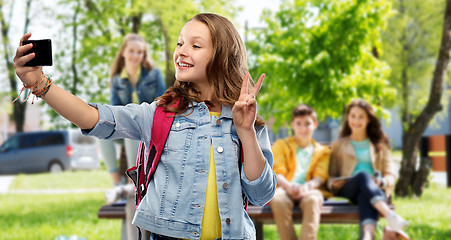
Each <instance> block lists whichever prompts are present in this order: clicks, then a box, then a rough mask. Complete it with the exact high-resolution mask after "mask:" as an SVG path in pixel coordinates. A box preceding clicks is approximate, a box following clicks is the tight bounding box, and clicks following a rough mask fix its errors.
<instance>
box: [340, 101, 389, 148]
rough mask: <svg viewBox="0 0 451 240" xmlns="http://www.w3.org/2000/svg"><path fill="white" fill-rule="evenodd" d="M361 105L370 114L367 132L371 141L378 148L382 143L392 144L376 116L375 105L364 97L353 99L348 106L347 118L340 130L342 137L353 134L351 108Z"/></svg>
mask: <svg viewBox="0 0 451 240" xmlns="http://www.w3.org/2000/svg"><path fill="white" fill-rule="evenodd" d="M353 107H359V108H361V109H363V110H364V111H365V112H366V115H367V116H368V120H369V122H368V125H367V126H366V134H367V135H368V138H369V139H370V141H371V143H373V144H374V145H375V146H376V148H377V149H379V146H380V144H386V145H387V146H390V141H389V140H388V137H387V135H386V134H385V133H384V132H383V131H382V126H381V123H380V121H379V119H378V118H377V117H376V115H375V114H374V111H373V107H372V106H371V104H369V103H368V102H367V101H365V100H363V99H355V100H353V101H352V102H351V103H350V104H349V105H348V107H347V110H346V118H345V121H344V123H343V127H342V129H341V132H340V137H346V136H349V135H351V128H350V127H349V122H348V115H349V112H350V111H351V108H353Z"/></svg>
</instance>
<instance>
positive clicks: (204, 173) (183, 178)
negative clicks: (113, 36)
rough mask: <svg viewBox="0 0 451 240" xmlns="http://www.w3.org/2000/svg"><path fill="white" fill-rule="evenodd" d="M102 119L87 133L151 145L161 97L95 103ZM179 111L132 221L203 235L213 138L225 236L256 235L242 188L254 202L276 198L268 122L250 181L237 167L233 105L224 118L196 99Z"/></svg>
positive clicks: (161, 230) (180, 234)
mask: <svg viewBox="0 0 451 240" xmlns="http://www.w3.org/2000/svg"><path fill="white" fill-rule="evenodd" d="M92 105H93V106H95V107H97V108H98V110H99V122H98V123H97V125H96V126H95V127H94V128H93V129H92V130H90V131H86V130H82V131H83V133H84V134H88V135H93V136H96V137H99V138H107V139H118V138H131V139H136V140H141V141H143V142H144V143H145V144H146V153H145V154H146V155H147V154H148V152H147V150H148V149H149V145H148V144H149V143H150V137H151V132H152V122H153V116H154V112H155V109H156V103H155V102H153V103H152V104H147V103H142V104H141V105H136V104H129V105H126V106H108V105H95V104H92ZM192 110H194V111H193V112H192V113H191V114H190V115H188V116H176V117H175V119H174V122H173V124H172V127H171V131H170V133H169V135H168V139H167V142H166V144H165V147H164V150H163V153H162V155H161V159H160V163H159V165H158V167H157V169H156V171H155V174H154V176H153V179H152V181H151V182H150V184H149V186H148V192H147V195H146V196H145V197H144V199H143V201H142V202H141V204H140V205H139V206H138V208H137V210H136V214H135V217H134V220H133V224H135V225H137V226H138V227H140V228H143V229H146V230H148V231H151V232H154V233H158V234H161V235H166V236H172V237H177V238H185V239H199V238H200V233H201V227H200V226H201V221H202V214H203V207H204V205H205V202H204V201H205V193H206V188H207V179H208V169H209V160H210V143H212V144H213V150H214V158H215V167H216V179H217V180H216V182H217V189H218V201H219V202H218V206H219V214H220V217H221V229H222V239H255V228H254V225H253V223H252V220H251V219H250V218H249V216H248V215H247V213H246V211H245V209H244V206H243V201H242V191H243V192H244V193H245V194H246V196H247V197H248V198H249V201H250V202H251V203H253V204H255V205H264V204H266V203H267V202H269V201H270V200H271V198H272V197H273V195H274V192H275V187H276V175H275V174H274V172H273V170H272V165H273V155H272V152H271V146H270V142H269V137H268V132H267V129H266V127H265V126H263V127H255V130H256V135H257V140H258V143H259V146H260V148H261V150H262V152H263V155H264V156H265V158H266V165H265V168H264V170H263V172H262V174H261V176H260V177H259V178H258V179H256V180H254V181H249V180H248V179H247V178H246V176H245V174H244V170H243V169H241V175H240V171H239V169H238V163H239V162H238V161H239V160H238V158H239V156H240V149H241V148H240V143H239V139H238V135H237V133H236V130H235V127H234V125H233V120H232V110H231V108H230V107H226V106H223V107H222V112H221V116H220V118H219V121H217V120H218V118H217V117H214V116H213V117H212V119H211V120H210V113H209V110H208V107H207V106H206V104H205V103H194V104H193V105H192V106H191V107H190V108H189V109H188V110H187V112H186V113H190V112H191V111H192Z"/></svg>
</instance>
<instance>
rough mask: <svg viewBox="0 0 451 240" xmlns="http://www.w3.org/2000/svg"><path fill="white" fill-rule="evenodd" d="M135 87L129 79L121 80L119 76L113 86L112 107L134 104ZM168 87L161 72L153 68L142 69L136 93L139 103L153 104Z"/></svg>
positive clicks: (118, 75) (115, 77) (114, 79)
mask: <svg viewBox="0 0 451 240" xmlns="http://www.w3.org/2000/svg"><path fill="white" fill-rule="evenodd" d="M134 90H135V89H134V87H133V86H132V84H131V82H130V81H129V80H128V79H127V78H121V76H120V74H117V75H115V76H114V77H113V79H112V84H111V105H127V104H129V103H132V93H133V91H134ZM164 91H166V85H165V83H164V80H163V75H162V74H161V72H160V70H159V69H157V68H153V69H152V70H150V71H149V70H148V69H146V68H144V67H141V76H140V78H139V79H138V82H137V83H136V93H137V95H138V100H139V103H143V102H147V103H151V102H153V101H154V99H155V98H156V97H159V96H161V95H163V93H164Z"/></svg>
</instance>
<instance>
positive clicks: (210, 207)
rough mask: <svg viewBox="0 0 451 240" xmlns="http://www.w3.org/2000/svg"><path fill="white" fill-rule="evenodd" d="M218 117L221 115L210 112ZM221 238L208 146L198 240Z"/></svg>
mask: <svg viewBox="0 0 451 240" xmlns="http://www.w3.org/2000/svg"><path fill="white" fill-rule="evenodd" d="M210 115H213V116H216V117H219V116H220V115H221V113H219V112H210ZM220 237H221V218H220V217H219V207H218V189H217V187H216V169H215V158H214V155H213V146H212V145H210V168H209V170H208V182H207V193H206V195H205V208H204V215H203V216H202V232H201V234H200V239H202V240H204V239H205V240H212V239H217V238H220Z"/></svg>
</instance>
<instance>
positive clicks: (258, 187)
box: [241, 127, 277, 206]
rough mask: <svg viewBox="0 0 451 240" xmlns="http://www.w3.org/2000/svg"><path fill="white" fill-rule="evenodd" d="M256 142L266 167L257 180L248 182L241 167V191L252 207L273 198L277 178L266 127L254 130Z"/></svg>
mask: <svg viewBox="0 0 451 240" xmlns="http://www.w3.org/2000/svg"><path fill="white" fill-rule="evenodd" d="M256 134H257V140H258V144H259V145H260V148H261V150H262V152H263V156H264V157H265V159H266V165H265V168H264V169H263V172H262V174H261V175H260V177H259V178H257V179H255V180H254V181H249V179H247V177H246V174H245V173H244V169H243V166H241V180H242V181H241V182H242V187H243V191H244V193H245V194H246V196H247V198H248V199H249V201H250V202H251V203H252V204H254V205H259V206H263V205H265V204H266V203H268V202H269V201H270V200H271V199H272V197H273V196H274V193H275V190H276V185H277V177H276V174H275V173H274V171H273V170H272V165H273V155H272V152H271V144H270V142H269V137H268V131H267V129H266V127H257V128H256Z"/></svg>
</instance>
